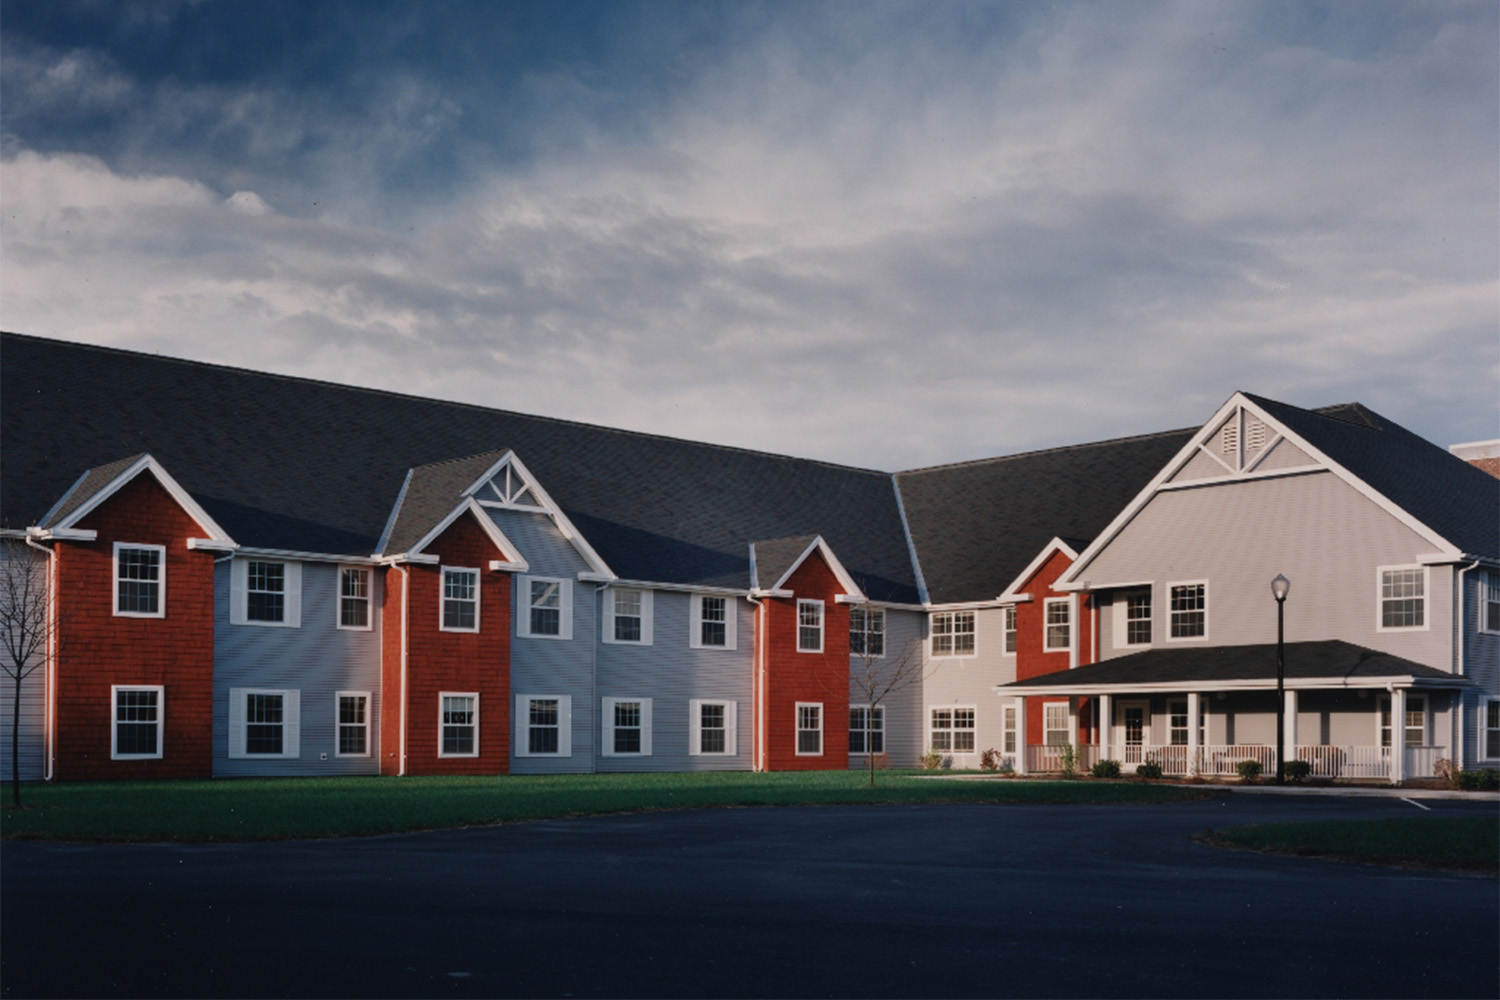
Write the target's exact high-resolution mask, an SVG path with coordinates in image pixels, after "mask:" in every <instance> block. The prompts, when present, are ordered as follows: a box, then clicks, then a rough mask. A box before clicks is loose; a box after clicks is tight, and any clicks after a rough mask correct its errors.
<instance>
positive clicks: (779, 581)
mask: <svg viewBox="0 0 1500 1000" xmlns="http://www.w3.org/2000/svg"><path fill="white" fill-rule="evenodd" d="M750 549H751V553H750V565H751V574H750V576H751V587H752V589H755V590H764V591H769V592H773V593H774V592H779V591H781V590H782V589H783V588H784V587H785V585H786V582H787V580H788V578H790V577H791V575H792V574H793V573H795V572H796V571H797V569H798V567H800V566H801V565H802V564H803V563H804V562H806V561H807V557H808V556H810V555H812V554H813V553H814V552H817V553H818V554H819V555H821V556H822V557H823V562H824V563H825V564H826V565H827V566H828V569H829V571H830V572H831V573H833V575H834V577H835V578H836V579H837V580H838V582H839V586H841V587H843V588H844V593H845V594H847V595H849V596H850V597H851V598H854V599H856V600H864V599H865V595H864V594H863V593H862V592H861V591H860V589H859V584H857V583H855V582H854V579H853V577H851V576H850V575H849V571H848V570H846V569H845V568H844V564H843V563H841V562H839V559H838V557H837V556H835V555H834V554H833V550H832V549H830V548H829V547H828V543H827V542H825V541H824V540H823V536H821V535H811V536H808V535H801V536H798V537H795V538H775V539H772V540H770V541H764V542H752V543H750Z"/></svg>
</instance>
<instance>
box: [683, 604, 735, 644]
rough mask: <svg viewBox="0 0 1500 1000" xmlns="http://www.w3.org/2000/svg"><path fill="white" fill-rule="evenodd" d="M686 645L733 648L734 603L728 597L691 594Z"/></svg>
mask: <svg viewBox="0 0 1500 1000" xmlns="http://www.w3.org/2000/svg"><path fill="white" fill-rule="evenodd" d="M688 600H690V601H691V602H692V614H691V616H690V617H691V619H692V620H691V622H689V625H688V627H689V629H690V630H691V631H689V632H688V645H689V646H690V647H691V648H693V649H733V648H734V645H735V634H734V633H735V628H734V603H733V602H732V601H731V600H730V598H728V597H718V596H714V595H709V594H693V595H692V596H691V597H689V598H688Z"/></svg>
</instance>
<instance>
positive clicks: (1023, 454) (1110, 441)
mask: <svg viewBox="0 0 1500 1000" xmlns="http://www.w3.org/2000/svg"><path fill="white" fill-rule="evenodd" d="M1196 430H1198V428H1197V427H1180V428H1177V429H1175V430H1170V431H1154V432H1152V433H1150V434H1130V435H1127V436H1125V437H1117V438H1106V439H1104V440H1103V441H1085V442H1083V443H1081V444H1063V445H1054V446H1053V447H1051V448H1037V449H1035V450H1033V451H1020V452H1016V453H1015V454H1013V455H994V456H991V457H989V458H970V459H965V460H964V461H962V462H947V463H944V464H941V465H924V466H921V467H920V468H916V469H904V470H902V471H901V472H897V473H894V475H897V476H907V475H913V474H915V473H918V472H937V471H939V470H944V469H961V468H964V467H965V466H974V465H990V464H993V463H995V462H1010V461H1013V460H1016V459H1021V458H1034V457H1036V456H1037V455H1056V454H1059V453H1062V452H1068V451H1082V450H1083V449H1085V448H1102V447H1104V446H1106V445H1120V444H1128V443H1134V442H1137V441H1150V440H1154V439H1156V438H1164V437H1174V436H1176V435H1178V434H1191V433H1192V432H1193V431H1196Z"/></svg>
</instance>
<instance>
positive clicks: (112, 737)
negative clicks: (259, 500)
mask: <svg viewBox="0 0 1500 1000" xmlns="http://www.w3.org/2000/svg"><path fill="white" fill-rule="evenodd" d="M130 547H131V548H144V547H145V546H130ZM121 691H154V692H156V752H155V753H119V752H118V748H119V746H120V742H119V738H120V734H119V726H120V700H119V699H120V692H121ZM1481 717H1482V715H1481ZM166 731H167V689H166V688H165V687H164V686H163V685H161V684H112V685H110V688H109V759H110V760H161V758H162V747H163V745H164V744H165V742H166V741H165V736H166Z"/></svg>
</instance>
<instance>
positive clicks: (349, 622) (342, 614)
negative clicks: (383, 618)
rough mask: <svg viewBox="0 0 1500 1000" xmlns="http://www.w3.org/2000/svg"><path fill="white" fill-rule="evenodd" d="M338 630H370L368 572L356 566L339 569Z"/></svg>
mask: <svg viewBox="0 0 1500 1000" xmlns="http://www.w3.org/2000/svg"><path fill="white" fill-rule="evenodd" d="M339 628H352V629H366V630H368V629H369V628H370V571H369V570H367V569H364V568H362V567H358V566H344V567H341V568H340V569H339Z"/></svg>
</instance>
